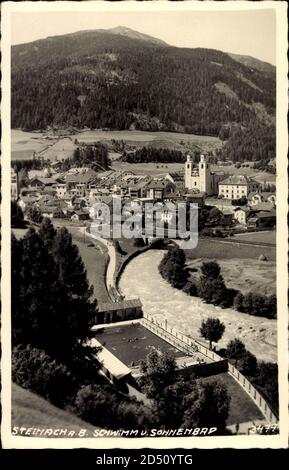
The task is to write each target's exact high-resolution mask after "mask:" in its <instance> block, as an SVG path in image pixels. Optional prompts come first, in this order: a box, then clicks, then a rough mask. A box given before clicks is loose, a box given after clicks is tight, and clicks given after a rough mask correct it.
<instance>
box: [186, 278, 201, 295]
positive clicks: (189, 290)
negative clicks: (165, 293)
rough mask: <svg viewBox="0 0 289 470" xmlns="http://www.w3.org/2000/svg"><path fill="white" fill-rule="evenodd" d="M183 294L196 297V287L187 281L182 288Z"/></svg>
mask: <svg viewBox="0 0 289 470" xmlns="http://www.w3.org/2000/svg"><path fill="white" fill-rule="evenodd" d="M183 292H185V294H188V295H191V296H192V297H197V296H198V287H197V285H196V284H194V283H193V282H192V281H188V282H187V283H186V284H185V285H184V287H183Z"/></svg>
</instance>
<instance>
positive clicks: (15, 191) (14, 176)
mask: <svg viewBox="0 0 289 470" xmlns="http://www.w3.org/2000/svg"><path fill="white" fill-rule="evenodd" d="M18 196H19V178H18V172H17V171H15V170H13V168H11V199H12V201H13V200H14V201H17V199H18Z"/></svg>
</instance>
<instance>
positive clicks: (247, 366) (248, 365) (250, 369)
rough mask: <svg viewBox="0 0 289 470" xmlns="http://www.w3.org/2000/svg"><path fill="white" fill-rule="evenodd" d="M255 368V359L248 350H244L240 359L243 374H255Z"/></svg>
mask: <svg viewBox="0 0 289 470" xmlns="http://www.w3.org/2000/svg"><path fill="white" fill-rule="evenodd" d="M256 370H257V359H256V356H254V354H252V353H250V351H246V352H245V353H244V355H243V357H242V359H241V371H242V372H243V374H245V375H249V376H252V375H255V373H256Z"/></svg>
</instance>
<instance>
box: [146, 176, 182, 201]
mask: <svg viewBox="0 0 289 470" xmlns="http://www.w3.org/2000/svg"><path fill="white" fill-rule="evenodd" d="M174 189H175V187H174V184H173V183H172V182H171V181H168V180H166V179H158V180H152V181H151V182H150V183H149V184H148V185H147V191H146V197H148V198H151V199H154V200H155V201H162V200H163V199H164V197H166V196H169V194H171V193H173V192H174Z"/></svg>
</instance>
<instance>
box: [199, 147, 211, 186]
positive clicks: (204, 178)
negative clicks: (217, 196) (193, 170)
mask: <svg viewBox="0 0 289 470" xmlns="http://www.w3.org/2000/svg"><path fill="white" fill-rule="evenodd" d="M199 177H200V186H199V190H200V191H201V192H203V193H207V194H208V195H211V194H213V181H212V175H211V165H210V164H209V163H207V162H206V158H205V156H204V155H201V157H200V162H199Z"/></svg>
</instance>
